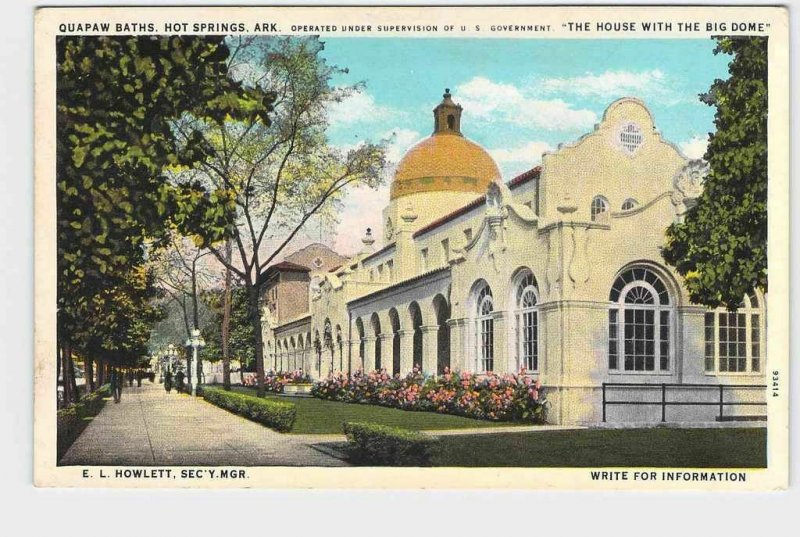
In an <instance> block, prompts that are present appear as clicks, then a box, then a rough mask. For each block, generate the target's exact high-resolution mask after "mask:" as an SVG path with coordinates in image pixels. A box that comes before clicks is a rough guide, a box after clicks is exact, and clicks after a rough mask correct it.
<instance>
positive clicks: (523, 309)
mask: <svg viewBox="0 0 800 537" xmlns="http://www.w3.org/2000/svg"><path fill="white" fill-rule="evenodd" d="M516 293H517V297H516V298H517V348H518V352H519V362H520V363H519V366H520V368H522V367H524V368H525V369H527V370H528V371H538V370H539V316H538V308H537V307H536V306H537V304H538V303H539V301H538V295H539V293H538V290H537V287H536V279H535V278H534V277H533V274H531V273H530V272H526V273H525V274H524V276H523V277H522V278H521V279H520V280H519V283H518V284H517V291H516Z"/></svg>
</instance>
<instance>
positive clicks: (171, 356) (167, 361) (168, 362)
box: [161, 343, 178, 382]
mask: <svg viewBox="0 0 800 537" xmlns="http://www.w3.org/2000/svg"><path fill="white" fill-rule="evenodd" d="M177 354H178V351H176V350H175V345H173V344H172V343H170V344H169V345H167V350H166V352H165V354H164V358H163V360H162V366H161V381H162V382H163V380H164V374H165V373H167V372H168V371H169V370H170V368H171V367H172V366H173V363H174V361H175V356H176V355H177Z"/></svg>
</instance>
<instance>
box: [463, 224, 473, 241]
mask: <svg viewBox="0 0 800 537" xmlns="http://www.w3.org/2000/svg"><path fill="white" fill-rule="evenodd" d="M464 238H465V239H467V244H469V243H470V242H472V228H471V227H468V228H467V229H465V230H464Z"/></svg>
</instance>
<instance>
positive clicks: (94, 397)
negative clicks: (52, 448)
mask: <svg viewBox="0 0 800 537" xmlns="http://www.w3.org/2000/svg"><path fill="white" fill-rule="evenodd" d="M106 397H111V386H110V385H109V384H104V385H103V386H101V387H100V388H98V389H97V390H95V391H94V392H92V393H90V394H88V395H84V396H83V397H81V398H80V400H79V401H78V402H77V403H75V404H74V405H70V406H69V407H67V408H64V409H62V410H59V411H58V412H57V413H56V460H60V459H61V457H63V456H64V454H65V453H66V452H67V450H68V449H69V448H70V446H72V444H73V443H74V442H75V440H77V439H78V437H79V436H80V435H81V433H82V432H83V430H84V429H85V428H86V426H87V425H88V423H89V418H92V417H94V416H96V415H97V414H99V413H100V411H101V410H102V409H103V406H105V403H106V402H105V398H106Z"/></svg>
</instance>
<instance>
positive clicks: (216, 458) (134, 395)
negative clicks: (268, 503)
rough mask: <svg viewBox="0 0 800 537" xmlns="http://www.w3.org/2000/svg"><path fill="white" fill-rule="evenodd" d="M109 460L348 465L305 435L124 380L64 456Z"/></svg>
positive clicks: (76, 460) (77, 460)
mask: <svg viewBox="0 0 800 537" xmlns="http://www.w3.org/2000/svg"><path fill="white" fill-rule="evenodd" d="M59 464H61V465H97V466H100V465H103V466H106V465H107V466H117V465H119V466H153V465H156V466H160V465H161V466H188V465H198V466H345V463H344V462H342V461H341V460H339V459H336V458H334V457H331V456H329V455H326V454H324V453H321V452H320V451H318V450H316V449H313V448H312V447H310V446H309V445H308V442H306V441H304V439H302V438H298V437H293V436H291V435H285V434H281V433H277V432H275V431H273V430H271V429H269V428H267V427H264V426H262V425H259V424H258V423H254V422H252V421H249V420H246V419H244V418H242V417H239V416H236V415H235V414H231V413H230V412H227V411H225V410H222V409H221V408H218V407H216V406H214V405H211V404H209V403H206V402H205V401H204V400H203V399H202V398H199V397H198V398H193V397H190V396H188V395H184V394H177V393H175V391H173V392H172V393H166V391H165V390H164V386H163V385H162V384H157V383H156V384H153V383H150V382H149V381H144V383H143V384H142V387H141V388H137V387H135V386H134V387H133V388H130V387H127V386H126V387H125V389H124V390H123V392H122V401H121V402H120V403H119V404H114V401H113V400H112V399H109V400H107V401H106V405H105V408H103V410H102V411H101V412H100V414H98V415H97V416H96V417H95V418H94V419H93V420H92V422H91V423H90V424H89V425H88V426H87V427H86V429H85V430H84V431H83V434H81V436H80V437H79V438H78V439H77V440H76V441H75V443H74V444H73V445H72V447H70V449H69V451H67V453H66V454H65V455H64V457H63V458H62V459H61V461H59Z"/></svg>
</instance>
